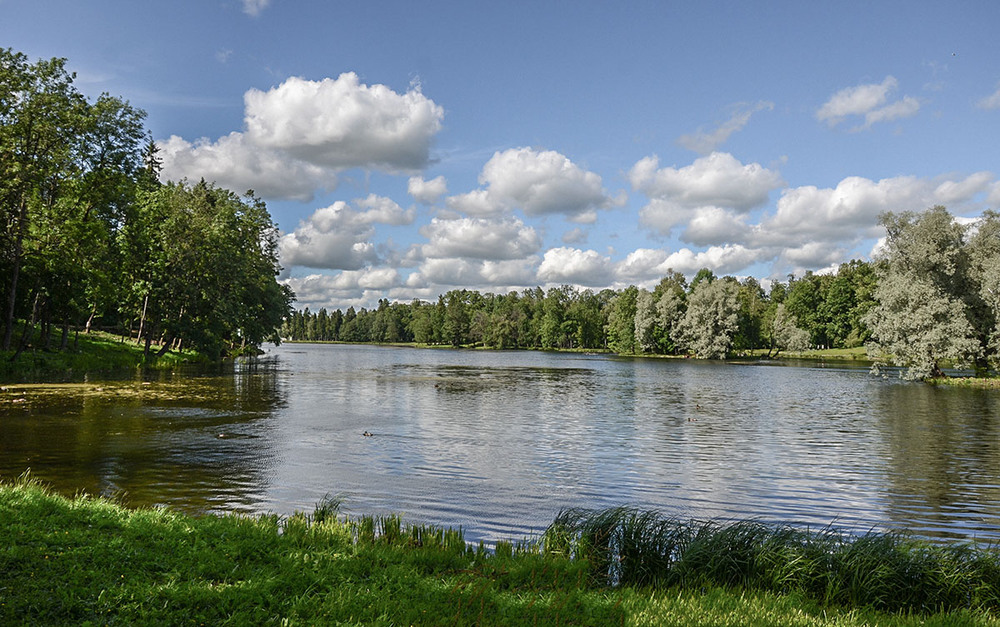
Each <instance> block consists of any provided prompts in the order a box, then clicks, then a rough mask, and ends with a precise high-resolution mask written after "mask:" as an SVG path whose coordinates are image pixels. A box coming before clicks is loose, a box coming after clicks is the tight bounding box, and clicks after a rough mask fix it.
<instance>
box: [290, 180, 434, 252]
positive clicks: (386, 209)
mask: <svg viewBox="0 0 1000 627" xmlns="http://www.w3.org/2000/svg"><path fill="white" fill-rule="evenodd" d="M355 202H356V204H357V205H358V206H359V207H361V208H362V210H357V209H354V208H352V207H351V206H350V205H348V204H347V203H345V202H343V201H337V202H335V203H334V204H332V205H330V206H329V207H324V208H322V209H317V210H316V211H314V212H313V213H312V215H311V216H309V218H307V219H306V220H303V221H302V222H300V223H299V226H298V227H297V228H296V229H295V231H293V232H292V233H287V234H285V235H283V236H282V237H281V239H280V240H279V243H278V245H279V252H280V255H281V263H282V265H283V266H285V267H290V266H305V267H308V268H324V269H330V270H360V269H362V268H365V267H367V266H369V265H371V264H372V263H374V262H376V261H377V260H378V255H377V253H376V250H375V245H374V244H373V243H372V242H371V241H370V240H371V239H372V237H373V236H374V235H375V228H374V225H375V224H396V225H400V224H410V223H412V222H413V219H414V216H415V211H414V210H413V209H412V208H411V209H408V210H404V209H402V208H401V207H400V206H399V205H397V204H396V203H395V202H393V201H392V200H389V199H387V198H382V197H379V196H374V195H371V196H368V197H367V198H365V199H361V200H358V201H355Z"/></svg>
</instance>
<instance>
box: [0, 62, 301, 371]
mask: <svg viewBox="0 0 1000 627" xmlns="http://www.w3.org/2000/svg"><path fill="white" fill-rule="evenodd" d="M74 79H75V77H74V75H73V74H72V73H70V72H69V71H68V70H67V69H66V61H65V59H50V60H41V61H37V62H34V63H32V62H30V61H29V60H28V59H27V57H26V56H25V55H23V54H21V53H17V52H14V51H12V50H0V217H2V221H3V225H4V229H3V231H2V232H0V238H2V241H0V251H2V253H0V289H2V293H3V295H4V299H3V310H2V311H3V316H2V317H0V325H2V341H0V350H4V351H7V350H11V349H13V350H15V351H18V352H19V351H21V350H23V349H24V348H26V347H27V346H28V345H29V344H31V342H33V341H35V340H34V339H33V338H34V333H35V331H36V328H37V329H39V330H40V336H39V339H38V340H37V344H38V345H40V346H42V347H43V348H45V347H49V346H50V342H51V329H52V328H53V326H59V327H61V328H62V330H63V340H62V345H61V347H63V348H65V346H66V337H67V331H68V330H69V329H70V328H71V327H74V328H81V327H82V328H86V329H89V328H90V327H91V325H92V324H95V323H96V324H99V325H101V326H105V327H108V328H112V329H115V330H118V331H121V332H123V333H124V334H126V335H128V334H131V333H136V327H138V331H137V335H138V338H139V339H142V340H144V341H145V342H146V346H147V349H148V348H149V347H150V346H151V345H152V344H156V345H157V347H158V350H161V351H162V350H166V349H167V348H169V347H170V346H177V345H179V344H181V343H182V342H187V346H191V347H194V348H197V349H200V350H202V351H204V352H206V353H208V354H210V355H213V356H217V355H222V354H226V353H232V352H236V351H239V350H246V349H248V348H253V347H256V346H258V345H259V344H260V343H261V342H262V341H265V340H267V339H277V338H278V335H277V328H278V327H279V325H280V324H281V321H282V320H283V318H284V317H285V316H286V315H287V314H288V313H289V311H290V303H291V299H292V294H291V293H290V291H289V290H288V288H286V287H283V286H281V285H280V284H279V283H278V282H277V274H278V271H279V269H280V268H279V267H278V258H277V246H276V244H277V240H276V238H277V231H276V228H275V226H274V224H273V222H272V221H271V218H270V215H269V214H268V212H267V209H266V207H265V206H264V203H263V202H261V201H260V200H258V199H256V198H255V197H254V196H253V195H252V194H250V195H248V196H246V197H245V198H239V197H238V196H236V195H235V194H233V193H232V192H229V191H227V190H222V189H218V188H215V187H214V186H212V185H208V184H205V183H199V184H196V185H189V184H187V183H184V182H182V183H173V184H165V185H164V184H161V183H160V182H159V181H158V177H157V175H158V163H157V161H156V150H157V149H156V146H155V144H154V143H153V142H152V141H151V140H149V139H148V138H147V134H146V131H145V129H144V127H143V121H144V119H145V113H144V112H143V111H141V110H139V109H136V108H134V107H132V106H131V105H130V104H129V103H128V102H127V101H124V100H122V99H120V98H116V97H113V96H110V95H108V94H103V95H101V96H100V97H99V98H97V99H96V100H94V101H90V100H88V99H87V98H86V97H85V96H84V95H83V94H82V93H80V92H79V91H78V90H77V88H76V87H75V85H74ZM18 324H20V325H21V326H22V329H23V330H22V332H21V335H20V337H17V338H16V337H15V328H16V327H17V326H18Z"/></svg>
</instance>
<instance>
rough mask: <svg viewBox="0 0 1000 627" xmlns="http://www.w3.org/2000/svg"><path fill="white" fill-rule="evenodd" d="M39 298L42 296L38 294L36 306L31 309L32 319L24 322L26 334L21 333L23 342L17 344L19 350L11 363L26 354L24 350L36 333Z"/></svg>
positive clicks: (15, 352) (36, 295)
mask: <svg viewBox="0 0 1000 627" xmlns="http://www.w3.org/2000/svg"><path fill="white" fill-rule="evenodd" d="M39 296H40V294H38V293H36V294H35V302H34V304H33V305H32V307H31V319H30V320H25V321H24V332H23V333H21V341H20V342H18V344H17V350H16V351H14V354H13V355H11V358H10V360H11V361H17V358H18V357H20V355H21V353H23V352H24V349H25V348H27V346H28V342H29V341H30V339H31V335H32V334H33V333H34V331H35V317H36V315H37V313H38V297H39Z"/></svg>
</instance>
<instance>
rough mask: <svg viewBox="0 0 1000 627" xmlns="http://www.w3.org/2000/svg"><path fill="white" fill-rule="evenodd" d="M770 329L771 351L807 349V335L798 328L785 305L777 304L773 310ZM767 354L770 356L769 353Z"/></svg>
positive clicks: (793, 316) (796, 322) (792, 315)
mask: <svg viewBox="0 0 1000 627" xmlns="http://www.w3.org/2000/svg"><path fill="white" fill-rule="evenodd" d="M771 329H772V330H771V348H772V349H777V351H782V350H789V351H804V350H808V349H809V333H808V332H807V331H806V330H805V329H802V328H800V327H799V325H798V321H797V320H796V319H795V315H794V314H792V313H791V312H790V311H788V308H787V307H786V306H785V303H778V305H777V307H776V308H775V311H774V319H773V321H772V322H771ZM768 354H769V355H770V351H769V353H768ZM775 354H777V352H776V353H775Z"/></svg>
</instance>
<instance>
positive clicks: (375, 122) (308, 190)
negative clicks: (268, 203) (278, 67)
mask: <svg viewBox="0 0 1000 627" xmlns="http://www.w3.org/2000/svg"><path fill="white" fill-rule="evenodd" d="M244 104H245V117H244V121H245V125H246V128H245V130H244V131H242V132H233V133H230V134H229V135H226V136H224V137H221V138H219V139H218V140H216V141H211V140H209V139H207V138H202V139H200V140H198V141H196V142H194V143H191V142H189V141H186V140H184V139H182V138H180V137H176V136H175V137H171V138H170V139H168V140H166V141H165V142H162V148H163V152H162V156H163V171H162V173H161V175H162V178H164V179H168V180H177V179H181V178H191V179H200V178H205V179H207V180H211V181H215V182H216V183H218V184H219V185H221V186H224V187H228V188H232V189H235V190H237V191H244V190H245V189H248V188H253V189H254V190H255V191H257V192H258V193H259V194H260V195H261V196H263V197H265V198H282V199H295V200H309V199H311V198H312V197H313V195H314V192H315V191H316V189H320V188H322V189H325V190H332V189H334V188H335V187H336V183H337V176H336V174H337V173H338V172H340V171H342V170H346V169H351V168H364V169H377V170H383V171H386V172H391V173H396V172H415V171H418V170H420V169H422V168H424V167H426V166H427V164H428V163H429V162H430V146H431V144H432V142H433V140H434V137H435V136H436V134H437V133H438V131H439V130H440V129H441V120H442V118H443V116H444V110H443V109H442V108H441V107H440V106H438V105H437V104H435V103H434V102H433V101H432V100H430V99H428V98H427V97H426V96H424V95H423V94H422V93H421V92H420V90H419V89H417V88H411V89H410V90H409V91H407V92H406V93H403V94H400V93H396V92H394V91H393V90H391V89H390V88H388V87H386V86H385V85H370V86H369V85H365V84H362V83H361V81H360V80H359V78H358V76H357V75H356V74H353V73H346V74H341V75H340V76H339V77H338V78H336V79H330V78H327V79H324V80H322V81H309V80H305V79H302V78H294V77H293V78H289V79H288V80H286V81H285V82H283V83H282V84H280V85H278V86H277V87H274V88H272V89H270V90H268V91H260V90H257V89H251V90H249V91H247V92H246V94H245V95H244Z"/></svg>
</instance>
